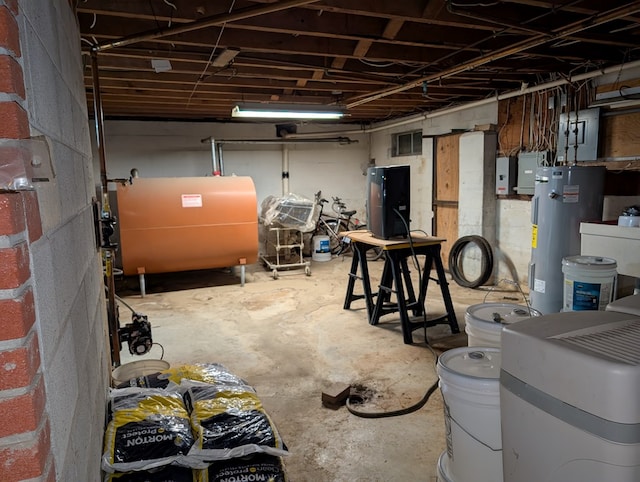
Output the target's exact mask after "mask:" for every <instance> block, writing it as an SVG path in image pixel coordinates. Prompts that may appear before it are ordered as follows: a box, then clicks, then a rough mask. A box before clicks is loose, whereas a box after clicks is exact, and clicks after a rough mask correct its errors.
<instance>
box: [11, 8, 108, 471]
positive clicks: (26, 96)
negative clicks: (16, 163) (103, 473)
mask: <svg viewBox="0 0 640 482" xmlns="http://www.w3.org/2000/svg"><path fill="white" fill-rule="evenodd" d="M0 74H7V75H0V78H1V79H2V80H1V81H0V115H1V116H2V119H3V122H2V123H1V124H0V138H19V139H26V138H29V137H35V136H42V137H44V138H45V139H46V140H47V144H48V146H49V151H50V158H51V159H50V161H51V164H52V168H53V172H54V173H55V174H54V176H53V177H52V178H51V180H50V182H47V183H38V184H37V186H36V189H35V190H33V191H21V192H5V193H0V480H2V481H3V482H5V481H7V482H9V481H19V480H29V481H53V480H57V481H91V482H92V481H99V480H100V456H101V452H102V434H103V428H104V410H105V402H106V395H107V387H108V384H109V376H110V360H109V353H108V339H107V336H106V308H105V307H106V304H105V298H104V288H103V281H102V266H101V259H100V253H99V251H98V250H97V249H96V241H95V236H94V226H93V214H92V196H94V180H93V169H92V162H91V148H90V139H89V128H88V120H87V112H86V100H85V95H84V87H83V82H82V76H83V63H82V58H81V49H80V39H79V35H78V32H77V28H76V21H75V17H74V14H73V11H72V9H71V6H70V3H69V2H67V1H66V0H24V1H16V0H13V1H10V0H0ZM8 154H12V155H15V152H13V153H8V152H7V151H6V150H4V151H2V150H0V166H1V165H2V161H4V160H5V159H6V157H7V156H8ZM25 160H26V161H27V162H28V161H29V158H28V157H27V158H26V159H25Z"/></svg>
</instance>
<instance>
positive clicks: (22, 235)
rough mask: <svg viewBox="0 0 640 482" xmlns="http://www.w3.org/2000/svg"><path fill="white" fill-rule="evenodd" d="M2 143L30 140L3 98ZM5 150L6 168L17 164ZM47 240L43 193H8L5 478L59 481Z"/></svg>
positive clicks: (9, 67) (1, 37)
mask: <svg viewBox="0 0 640 482" xmlns="http://www.w3.org/2000/svg"><path fill="white" fill-rule="evenodd" d="M17 14H18V2H17V1H15V0H0V47H2V48H4V49H5V51H6V52H7V53H6V54H0V92H2V93H8V94H11V95H10V96H9V97H10V98H14V99H15V98H18V99H24V98H25V88H24V81H23V73H22V68H21V67H20V63H19V59H20V55H21V52H20V39H19V27H18V23H17V22H16V18H15V17H16V15H17ZM0 119H2V122H0V139H23V138H28V137H29V121H28V116H27V112H26V111H25V110H24V108H23V106H22V104H21V103H20V102H17V101H11V100H7V101H0ZM14 156H15V150H7V149H4V150H2V149H0V165H2V164H3V163H5V162H7V161H8V160H9V159H15V157H14ZM41 236H42V222H41V220H40V212H39V210H38V199H37V194H36V193H35V192H33V191H23V192H0V480H1V481H3V482H13V481H20V480H25V479H34V480H42V481H52V480H55V470H54V464H53V457H52V453H51V440H50V431H49V422H48V418H47V414H46V411H45V404H46V393H45V387H44V380H43V377H42V373H41V359H40V351H39V343H38V334H37V331H36V329H35V326H34V323H35V300H34V295H33V290H32V288H31V287H32V282H31V281H32V280H31V266H30V256H29V249H30V245H31V243H33V242H36V241H37V240H38V239H40V237H41Z"/></svg>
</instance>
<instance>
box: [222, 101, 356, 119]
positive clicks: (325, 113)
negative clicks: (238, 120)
mask: <svg viewBox="0 0 640 482" xmlns="http://www.w3.org/2000/svg"><path fill="white" fill-rule="evenodd" d="M344 115H345V113H344V110H343V109H342V108H340V107H338V106H330V105H302V104H259V103H239V104H237V105H236V106H235V107H234V108H233V110H232V111H231V117H245V118H261V119H340V118H341V117H343V116H344Z"/></svg>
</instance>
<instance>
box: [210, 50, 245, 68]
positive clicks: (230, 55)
mask: <svg viewBox="0 0 640 482" xmlns="http://www.w3.org/2000/svg"><path fill="white" fill-rule="evenodd" d="M239 53H240V50H239V49H233V48H229V49H224V50H223V51H222V52H220V54H219V55H218V56H217V57H216V58H215V59H213V62H211V65H213V66H214V67H226V66H227V65H229V63H230V62H231V61H232V60H233V59H235V58H236V55H238V54H239Z"/></svg>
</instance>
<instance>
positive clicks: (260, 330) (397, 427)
mask: <svg viewBox="0 0 640 482" xmlns="http://www.w3.org/2000/svg"><path fill="white" fill-rule="evenodd" d="M350 263H351V258H334V259H332V260H331V261H327V262H313V263H312V266H311V268H312V274H311V276H308V277H307V276H305V275H304V272H303V271H302V270H300V269H296V270H291V271H281V272H280V278H279V279H278V280H274V279H273V278H272V277H271V273H270V272H269V271H266V270H265V269H264V268H263V266H262V265H260V264H256V265H252V266H249V267H248V271H247V282H246V284H245V286H244V287H241V286H240V285H239V277H238V273H237V272H235V271H234V270H214V271H199V272H191V273H180V274H167V275H147V278H146V285H147V295H146V296H145V297H144V298H142V297H141V296H140V294H139V293H138V292H137V291H136V290H137V280H135V279H134V280H127V281H128V282H126V283H119V285H118V291H117V293H118V295H119V296H120V297H122V299H123V300H124V301H125V302H126V303H127V304H129V305H130V306H131V307H132V308H134V309H135V310H137V311H139V312H142V313H144V314H146V315H148V317H149V321H150V322H151V324H152V330H153V339H154V341H155V342H157V343H161V344H162V345H163V346H164V350H165V353H164V359H165V360H167V361H168V362H169V363H171V365H172V366H175V365H178V364H182V363H195V362H215V363H220V364H223V365H225V366H226V367H227V368H229V369H230V370H231V371H232V372H234V373H235V374H237V375H239V376H241V377H242V378H244V379H245V380H247V381H248V382H249V383H250V384H251V385H252V386H253V387H254V388H255V389H256V390H257V393H258V395H259V396H260V398H261V400H262V402H263V404H264V407H265V409H266V410H267V413H269V415H270V416H271V418H272V419H273V421H274V422H275V424H276V426H277V427H278V430H279V431H280V434H281V436H282V438H283V439H284V441H285V443H286V444H287V445H288V447H289V450H290V452H291V455H290V456H288V457H287V458H286V459H285V464H286V468H287V474H288V476H289V478H290V481H291V482H306V481H314V482H325V481H326V482H336V481H350V482H355V481H367V482H371V481H403V482H404V481H426V482H431V481H435V480H436V474H437V468H436V462H437V459H438V456H439V455H440V453H442V451H443V450H444V449H445V438H444V419H443V404H442V397H441V395H440V392H439V391H436V392H435V393H434V394H433V395H432V397H431V398H430V400H429V401H428V403H427V404H426V405H425V406H424V407H423V408H421V409H420V410H418V411H417V412H414V413H411V414H408V415H403V416H399V417H393V418H382V419H365V418H359V417H356V416H354V415H352V414H350V413H349V412H348V411H347V409H346V408H345V407H342V408H340V409H338V410H331V409H327V408H324V407H323V406H322V404H321V393H322V391H323V389H325V388H327V387H328V386H330V385H331V384H333V383H344V384H350V385H352V386H358V387H359V388H360V389H365V390H366V391H367V393H368V395H370V397H371V398H370V400H369V401H368V402H367V403H366V404H365V405H362V406H361V410H368V411H385V410H394V409H398V408H403V407H406V406H409V405H412V404H413V403H415V402H417V401H418V400H420V398H421V397H422V396H423V395H424V394H425V392H426V391H427V389H428V388H429V387H430V386H431V385H432V384H433V383H434V382H435V381H436V380H437V375H436V372H435V358H434V355H433V354H432V351H431V350H430V349H429V347H428V346H427V345H426V344H425V341H424V332H423V331H422V330H418V331H415V332H414V342H415V343H414V344H413V345H405V344H404V343H403V342H402V333H401V329H400V324H399V319H398V317H397V314H389V315H386V316H384V317H383V318H382V319H381V323H380V324H379V325H378V326H371V325H369V324H368V322H367V317H366V310H365V308H364V302H363V301H356V302H354V303H353V305H352V308H353V309H351V310H344V309H343V308H342V306H343V303H344V296H345V290H346V284H347V280H348V272H349V267H350ZM382 265H383V263H382V262H375V263H372V266H371V271H372V274H371V276H372V281H373V285H374V286H377V283H376V281H377V280H379V277H380V273H381V271H382ZM414 271H415V270H414ZM413 274H414V275H415V272H414V273H413ZM132 281H133V282H132ZM416 281H417V278H416ZM128 287H130V288H131V289H129V288H128ZM356 287H357V288H360V284H359V283H358V284H357V285H356ZM450 290H451V293H452V297H453V300H454V306H455V308H456V312H457V316H458V323H459V324H460V328H461V332H462V333H461V334H458V335H452V334H451V332H450V329H449V326H448V325H438V326H436V327H432V328H429V329H428V330H427V334H428V337H429V340H430V345H431V347H433V349H434V350H435V352H436V353H441V352H442V351H444V350H446V349H449V348H452V347H456V346H465V345H466V335H465V334H464V312H465V310H466V308H467V307H468V306H469V305H471V304H476V303H482V302H484V301H485V299H486V297H487V295H489V297H488V299H487V301H494V302H505V300H504V299H502V298H503V297H504V298H506V299H507V300H513V297H514V296H517V295H514V293H513V292H511V293H505V292H501V291H490V292H488V288H484V289H476V290H473V289H468V288H461V287H460V286H458V285H457V284H456V283H455V282H453V281H451V283H450ZM357 292H360V290H357ZM427 298H428V299H427V312H428V313H429V315H430V316H436V315H438V314H442V313H444V305H443V304H442V298H441V296H440V290H439V288H438V286H437V285H436V284H435V283H434V282H432V283H431V284H430V285H429V293H428V297H427ZM506 302H516V301H506ZM120 316H121V322H127V321H128V318H129V316H130V315H129V312H128V310H127V309H126V308H125V307H124V306H121V308H120ZM121 355H122V363H126V362H128V361H135V360H141V359H144V358H159V357H160V347H158V346H154V347H153V349H152V350H151V352H150V353H149V354H147V355H145V356H143V357H132V356H130V355H129V353H128V350H127V348H126V346H125V347H124V348H123V350H122V352H121Z"/></svg>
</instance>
